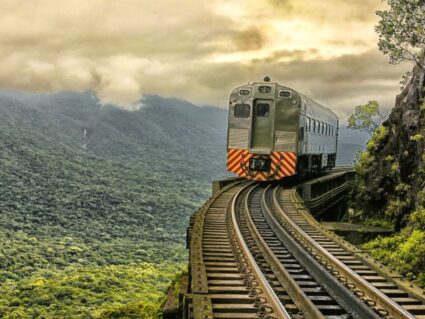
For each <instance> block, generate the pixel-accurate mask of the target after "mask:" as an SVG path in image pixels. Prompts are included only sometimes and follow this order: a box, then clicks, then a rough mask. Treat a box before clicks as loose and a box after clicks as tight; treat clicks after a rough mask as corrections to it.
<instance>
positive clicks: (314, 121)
mask: <svg viewBox="0 0 425 319" xmlns="http://www.w3.org/2000/svg"><path fill="white" fill-rule="evenodd" d="M313 133H316V120H313Z"/></svg>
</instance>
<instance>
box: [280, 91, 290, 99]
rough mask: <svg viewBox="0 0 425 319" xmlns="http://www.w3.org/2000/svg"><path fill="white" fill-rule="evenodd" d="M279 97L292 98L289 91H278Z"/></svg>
mask: <svg viewBox="0 0 425 319" xmlns="http://www.w3.org/2000/svg"><path fill="white" fill-rule="evenodd" d="M279 96H280V97H286V98H290V97H292V92H291V91H280V92H279Z"/></svg>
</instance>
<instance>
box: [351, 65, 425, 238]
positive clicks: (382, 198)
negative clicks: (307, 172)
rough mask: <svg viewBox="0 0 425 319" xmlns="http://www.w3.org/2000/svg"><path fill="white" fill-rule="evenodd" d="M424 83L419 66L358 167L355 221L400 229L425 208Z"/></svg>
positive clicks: (355, 191) (354, 204) (423, 76)
mask: <svg viewBox="0 0 425 319" xmlns="http://www.w3.org/2000/svg"><path fill="white" fill-rule="evenodd" d="M424 62H425V61H424ZM424 65H425V63H424ZM424 82H425V70H424V69H423V68H421V67H419V66H415V68H414V70H413V76H412V79H411V81H410V83H409V84H408V85H407V86H406V88H405V89H404V90H403V91H402V92H401V93H400V94H399V95H398V96H397V98H396V102H395V107H394V108H393V110H392V111H391V114H390V116H389V118H388V120H387V121H385V122H384V123H383V127H382V128H380V129H378V131H377V132H375V134H374V136H373V137H372V139H371V140H370V141H369V143H368V146H367V151H366V152H365V153H363V154H362V157H361V159H360V161H359V162H358V164H356V171H357V177H356V182H357V183H356V186H355V189H354V190H353V194H352V199H353V200H352V203H351V205H352V207H353V208H354V214H353V215H352V217H353V219H360V220H368V221H375V222H376V223H380V224H386V225H387V226H393V227H394V228H395V229H396V230H399V229H400V228H401V227H403V226H404V225H405V224H406V223H407V221H408V216H409V214H410V213H411V212H413V211H414V210H417V209H421V208H423V207H424V206H425V191H424V186H425V155H424V147H425V101H424V97H425V87H424Z"/></svg>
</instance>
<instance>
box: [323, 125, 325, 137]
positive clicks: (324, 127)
mask: <svg viewBox="0 0 425 319" xmlns="http://www.w3.org/2000/svg"><path fill="white" fill-rule="evenodd" d="M324 134H325V124H324V123H322V135H324Z"/></svg>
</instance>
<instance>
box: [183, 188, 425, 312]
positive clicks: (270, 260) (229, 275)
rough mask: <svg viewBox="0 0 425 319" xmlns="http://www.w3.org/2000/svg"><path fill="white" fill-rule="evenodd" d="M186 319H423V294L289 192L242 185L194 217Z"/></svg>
mask: <svg viewBox="0 0 425 319" xmlns="http://www.w3.org/2000/svg"><path fill="white" fill-rule="evenodd" d="M192 224H193V227H192V230H191V232H190V233H191V237H192V238H191V240H190V245H191V246H190V249H191V250H190V264H191V276H192V278H191V282H192V285H191V287H192V291H191V296H192V297H191V298H192V299H191V301H190V302H189V309H188V313H187V317H188V318H195V319H198V318H199V319H213V318H229V319H234V318H240V319H244V318H267V319H272V318H275V319H280V318H282V319H286V318H329V319H336V318H347V319H348V318H388V319H390V318H394V319H395V318H419V319H425V305H424V297H425V294H424V293H423V290H421V289H420V288H419V287H416V286H411V285H410V284H409V283H407V282H406V281H404V280H402V279H401V278H400V276H399V275H397V274H396V273H391V272H389V271H388V270H387V269H386V268H385V267H383V266H382V265H380V264H378V263H376V262H374V261H373V260H372V259H371V258H370V257H368V256H367V255H366V254H364V252H361V251H359V250H357V249H356V248H355V247H354V246H352V245H350V244H349V243H347V242H345V241H343V240H342V239H341V238H339V237H338V236H336V235H335V234H333V233H331V232H329V231H327V230H326V229H324V228H323V227H322V226H320V224H319V223H317V222H316V221H315V220H314V218H312V216H311V215H310V214H309V212H308V211H307V210H306V209H305V207H304V206H303V204H302V201H301V200H300V199H299V197H298V196H297V194H296V192H295V189H294V188H292V187H289V186H285V187H284V186H282V185H272V184H255V183H246V182H245V183H238V184H234V185H230V186H228V187H226V188H224V189H223V190H222V191H221V192H219V193H218V194H217V195H215V196H214V197H213V198H212V199H210V200H209V201H208V202H207V203H206V204H205V205H204V206H203V207H202V208H201V209H200V211H199V212H198V213H197V214H195V216H194V220H193V223H192Z"/></svg>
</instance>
